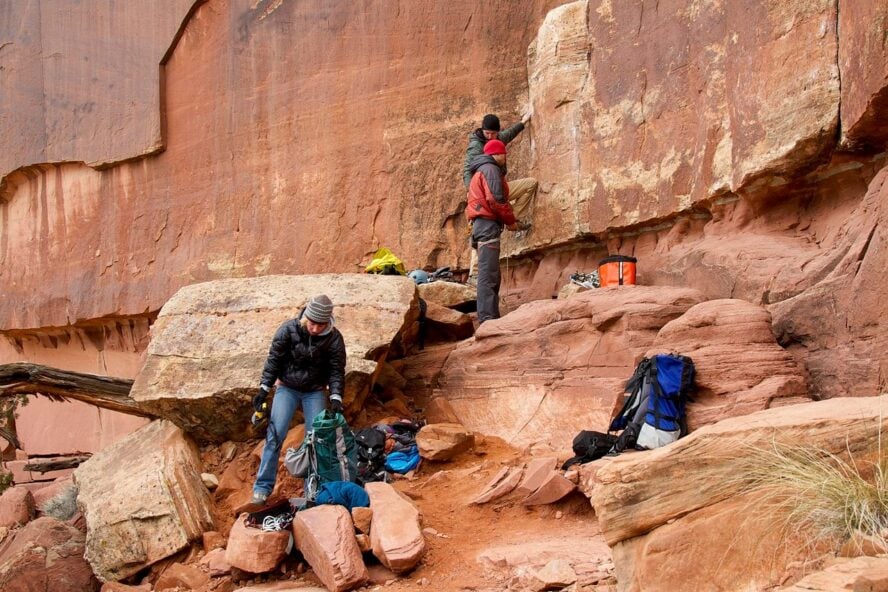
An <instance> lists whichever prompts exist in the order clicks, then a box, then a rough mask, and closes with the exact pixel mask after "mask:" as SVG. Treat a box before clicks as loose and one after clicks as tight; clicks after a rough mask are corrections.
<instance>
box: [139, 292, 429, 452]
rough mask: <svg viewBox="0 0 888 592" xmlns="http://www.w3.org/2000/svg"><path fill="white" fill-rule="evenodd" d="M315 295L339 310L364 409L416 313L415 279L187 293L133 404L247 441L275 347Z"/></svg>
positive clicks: (166, 321)
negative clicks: (382, 365) (253, 401)
mask: <svg viewBox="0 0 888 592" xmlns="http://www.w3.org/2000/svg"><path fill="white" fill-rule="evenodd" d="M317 294H327V296H329V297H330V299H331V300H332V301H333V303H334V305H335V308H334V310H333V314H334V316H335V319H336V327H337V328H338V329H339V330H340V331H341V332H342V334H343V337H344V338H345V347H346V352H347V356H348V358H347V363H346V392H345V403H346V405H347V406H350V407H352V408H356V407H360V405H361V404H362V403H363V400H364V398H365V397H366V395H367V393H368V392H369V389H370V386H371V385H372V383H373V380H374V377H375V374H376V372H377V370H378V362H380V361H382V360H384V359H385V356H386V354H387V353H388V351H389V348H390V347H391V345H392V342H393V341H394V340H395V338H396V337H397V336H398V335H399V333H400V332H401V330H402V329H403V328H404V327H406V326H409V325H410V324H412V323H413V321H414V320H415V317H416V315H417V314H418V307H417V300H416V285H415V284H414V283H413V280H411V279H409V278H405V277H398V276H377V275H367V274H328V275H304V276H265V277H255V278H245V279H231V280H218V281H214V282H206V283H203V284H195V285H191V286H187V287H185V288H182V289H181V290H179V291H178V292H177V293H176V294H175V295H174V296H173V297H172V298H170V300H169V301H168V302H167V303H166V304H165V305H164V307H163V309H161V311H160V315H159V316H158V319H157V322H156V323H155V324H154V326H153V327H152V330H151V334H152V338H151V343H150V345H149V346H148V350H147V356H146V359H145V365H144V366H143V368H142V371H141V373H140V374H139V375H138V376H137V377H136V381H135V383H134V384H133V388H132V391H131V396H132V398H133V399H135V400H136V401H138V402H139V403H141V404H143V405H145V406H146V407H147V408H149V409H151V410H153V411H154V412H155V413H157V414H158V415H160V416H162V417H165V418H167V419H169V420H170V421H172V422H173V423H175V424H176V425H178V426H179V427H181V428H182V429H184V430H185V431H186V432H188V433H190V434H193V435H195V436H196V437H198V438H200V439H205V440H213V441H223V440H227V439H243V438H245V437H246V436H247V435H248V429H247V428H248V427H249V417H250V414H251V407H250V398H251V397H252V396H253V395H254V394H255V392H256V389H257V388H258V387H259V379H260V377H261V375H262V367H263V365H264V363H265V359H266V357H267V356H268V348H269V346H270V345H271V339H272V337H273V336H274V333H275V331H277V329H278V327H280V325H281V324H282V323H284V322H285V321H287V320H288V319H292V318H294V317H296V316H298V315H299V313H300V311H301V310H302V309H303V307H304V306H305V304H306V303H307V302H308V299H309V298H311V297H312V296H314V295H317Z"/></svg>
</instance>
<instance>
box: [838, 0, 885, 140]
mask: <svg viewBox="0 0 888 592" xmlns="http://www.w3.org/2000/svg"><path fill="white" fill-rule="evenodd" d="M838 2H839V24H838V26H839V69H840V70H841V73H842V105H841V107H842V108H841V117H842V144H843V145H844V146H846V147H851V148H860V147H862V146H866V147H872V148H875V149H877V150H878V149H880V147H884V146H885V142H886V140H888V123H886V122H885V115H884V114H885V111H886V109H888V46H886V45H885V31H886V27H888V25H886V23H888V6H886V5H885V4H884V3H882V2H855V0H838Z"/></svg>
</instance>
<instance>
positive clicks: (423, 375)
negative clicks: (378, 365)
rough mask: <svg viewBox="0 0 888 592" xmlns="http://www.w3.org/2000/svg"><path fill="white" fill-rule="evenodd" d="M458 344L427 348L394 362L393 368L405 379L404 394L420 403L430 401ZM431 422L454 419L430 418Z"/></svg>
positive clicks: (444, 344)
mask: <svg viewBox="0 0 888 592" xmlns="http://www.w3.org/2000/svg"><path fill="white" fill-rule="evenodd" d="M455 347H456V343H442V344H439V345H438V344H436V345H432V346H429V347H426V348H425V349H424V350H422V351H420V352H418V353H415V354H413V355H410V356H407V357H406V358H402V359H400V360H392V366H393V367H394V368H396V369H397V370H398V372H399V373H400V374H401V376H403V377H404V379H405V380H406V383H405V384H404V392H405V393H407V394H408V395H410V396H411V397H413V398H414V400H416V401H418V402H423V403H424V402H426V401H429V399H431V397H432V393H433V392H434V389H436V388H437V387H438V378H439V377H440V375H441V368H442V367H443V366H444V362H445V361H446V360H447V356H449V355H450V352H452V351H453V349H454V348H455ZM429 421H440V422H452V421H454V419H442V418H435V419H434V420H433V419H431V418H429Z"/></svg>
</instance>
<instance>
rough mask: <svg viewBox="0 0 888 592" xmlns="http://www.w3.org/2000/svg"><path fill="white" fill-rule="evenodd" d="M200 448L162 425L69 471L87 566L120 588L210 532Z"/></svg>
mask: <svg viewBox="0 0 888 592" xmlns="http://www.w3.org/2000/svg"><path fill="white" fill-rule="evenodd" d="M201 470H202V466H201V461H200V456H199V454H198V450H197V447H196V446H195V444H194V442H193V441H191V439H190V438H188V437H187V436H186V435H185V434H183V433H182V431H181V430H180V429H179V428H177V427H176V426H175V425H173V424H172V423H170V422H168V421H165V420H157V421H153V422H151V423H150V424H148V425H147V426H145V427H143V428H141V429H139V430H138V431H136V432H133V433H132V434H130V435H129V436H127V437H126V438H124V439H123V440H121V441H119V442H117V443H115V444H112V445H111V446H109V447H107V448H105V449H104V450H102V451H101V452H99V453H97V454H95V455H94V456H93V457H92V458H91V459H89V460H88V461H86V462H85V463H83V464H82V465H80V466H79V467H78V468H77V470H76V471H75V472H74V481H75V483H77V486H78V487H79V491H78V494H77V505H78V507H79V508H80V510H81V511H82V512H83V516H84V518H85V519H86V527H87V537H86V559H87V561H89V563H90V565H92V568H93V571H94V572H95V574H96V575H97V576H98V577H99V579H100V580H102V581H118V580H121V579H123V578H125V577H127V576H130V575H132V574H134V573H136V572H138V571H140V570H141V569H142V568H144V567H146V566H148V565H151V564H152V563H154V562H156V561H159V560H161V559H163V558H165V557H169V556H170V555H172V554H174V553H176V552H178V551H179V550H181V549H183V548H185V546H187V545H188V544H189V543H190V542H191V541H195V540H199V539H200V538H201V535H202V533H204V532H205V531H208V530H215V527H214V525H213V515H212V505H213V502H212V499H211V498H210V495H209V493H208V492H207V489H206V487H204V484H203V482H202V481H201V478H200V474H201Z"/></svg>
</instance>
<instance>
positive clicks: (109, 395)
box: [0, 362, 156, 417]
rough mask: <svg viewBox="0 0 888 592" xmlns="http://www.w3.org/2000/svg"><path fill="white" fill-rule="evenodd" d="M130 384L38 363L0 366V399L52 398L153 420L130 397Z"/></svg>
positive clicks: (131, 384)
mask: <svg viewBox="0 0 888 592" xmlns="http://www.w3.org/2000/svg"><path fill="white" fill-rule="evenodd" d="M132 386H133V381H132V380H129V379H126V378H111V377H107V376H96V375H94V374H82V373H80V372H68V371H67V370H59V369H57V368H50V367H49V366H41V365H40V364H29V363H24V362H21V363H15V364H3V365H0V397H3V396H11V395H44V396H47V397H50V398H53V399H57V400H61V399H74V400H77V401H83V402H84V403H89V404H91V405H95V406H96V407H104V408H105V409H111V410H114V411H120V412H121V413H128V414H130V415H139V416H142V417H156V416H155V415H154V414H153V413H151V412H149V411H147V410H145V409H143V408H142V406H141V405H139V404H138V403H137V402H136V401H134V400H133V399H131V398H130V396H129V392H130V388H132Z"/></svg>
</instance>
